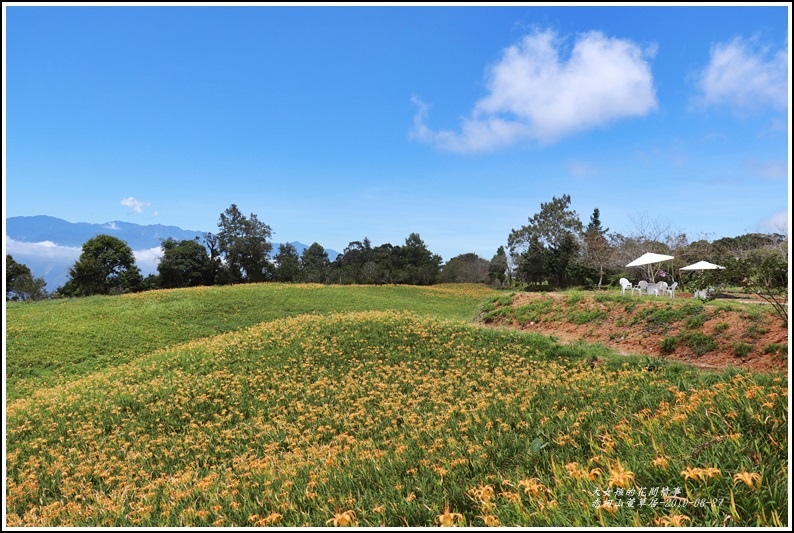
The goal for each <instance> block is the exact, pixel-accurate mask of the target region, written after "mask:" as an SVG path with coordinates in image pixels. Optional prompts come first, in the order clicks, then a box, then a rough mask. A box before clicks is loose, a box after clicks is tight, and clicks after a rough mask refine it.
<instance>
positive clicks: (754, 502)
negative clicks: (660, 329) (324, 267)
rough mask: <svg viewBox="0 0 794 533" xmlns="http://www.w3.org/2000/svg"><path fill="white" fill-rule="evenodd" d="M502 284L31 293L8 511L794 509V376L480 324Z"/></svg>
mask: <svg viewBox="0 0 794 533" xmlns="http://www.w3.org/2000/svg"><path fill="white" fill-rule="evenodd" d="M493 295H494V292H493V291H490V290H489V289H486V288H482V287H476V286H441V287H430V288H418V287H323V286H313V285H312V286H300V285H297V286H292V285H269V284H266V285H255V286H240V287H218V288H202V289H189V290H180V291H158V292H153V293H144V294H139V295H133V296H124V297H112V298H87V299H83V300H64V301H53V302H42V303H34V304H28V305H9V306H8V308H7V311H8V314H7V329H8V339H7V342H8V352H7V379H8V382H7V388H6V390H7V406H6V417H7V440H6V444H7V447H6V460H7V473H6V484H7V490H6V513H7V521H6V525H11V526H14V525H26V526H49V527H51V526H106V525H109V526H258V525H260V526H261V525H278V526H302V525H308V526H323V525H331V524H334V525H359V526H380V525H387V526H432V525H441V524H446V523H452V524H459V525H468V526H482V525H497V524H499V525H520V526H551V525H556V526H580V527H587V526H631V525H642V526H655V525H665V524H683V525H692V526H717V525H723V524H727V525H731V526H756V525H765V526H781V525H785V524H786V523H788V520H789V516H788V511H787V505H788V498H789V495H788V462H787V450H788V437H787V420H788V419H787V417H788V410H787V409H788V407H787V403H788V395H787V390H788V380H787V378H786V376H785V375H783V374H768V373H765V374H751V373H746V372H739V371H736V370H732V371H729V372H723V373H715V372H710V373H701V372H698V371H696V370H694V369H691V368H689V367H685V366H681V365H676V364H668V363H665V362H664V361H659V360H654V361H650V360H649V359H648V358H647V357H646V358H641V357H623V356H619V355H617V354H615V353H614V352H611V351H610V350H608V349H607V348H604V347H587V346H585V345H583V344H577V345H563V344H560V343H558V342H556V341H554V340H553V339H551V338H549V337H546V336H542V335H538V334H533V333H523V332H519V331H512V330H506V329H504V330H503V329H493V328H482V327H478V326H476V325H474V324H473V323H472V318H473V317H474V316H476V315H477V314H478V313H479V312H480V306H481V304H484V303H486V302H487V301H488V300H490V299H491V298H492V297H493ZM606 491H608V493H607V492H606ZM618 491H620V493H619V494H618Z"/></svg>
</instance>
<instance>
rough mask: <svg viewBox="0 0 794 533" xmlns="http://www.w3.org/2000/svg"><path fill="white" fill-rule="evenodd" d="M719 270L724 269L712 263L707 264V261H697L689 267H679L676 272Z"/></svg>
mask: <svg viewBox="0 0 794 533" xmlns="http://www.w3.org/2000/svg"><path fill="white" fill-rule="evenodd" d="M720 268H725V267H723V266H720V265H715V264H714V263H709V262H708V261H698V262H697V263H692V264H691V265H687V266H685V267H681V268H679V269H678V270H717V269H720Z"/></svg>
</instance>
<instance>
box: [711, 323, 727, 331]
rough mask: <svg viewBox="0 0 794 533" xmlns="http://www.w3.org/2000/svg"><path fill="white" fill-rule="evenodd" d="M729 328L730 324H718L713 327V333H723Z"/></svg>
mask: <svg viewBox="0 0 794 533" xmlns="http://www.w3.org/2000/svg"><path fill="white" fill-rule="evenodd" d="M729 327H730V324H728V323H727V322H720V323H719V324H717V325H716V326H714V333H722V332H723V331H725V330H726V329H728V328H729Z"/></svg>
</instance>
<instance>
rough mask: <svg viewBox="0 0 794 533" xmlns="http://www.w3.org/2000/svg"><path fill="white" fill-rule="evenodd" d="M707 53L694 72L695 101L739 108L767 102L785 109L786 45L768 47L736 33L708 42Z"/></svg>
mask: <svg viewBox="0 0 794 533" xmlns="http://www.w3.org/2000/svg"><path fill="white" fill-rule="evenodd" d="M710 55H711V59H710V61H709V64H708V65H707V66H706V67H705V68H704V69H703V71H702V72H700V73H699V75H698V79H697V86H698V89H699V90H700V94H699V95H698V96H697V97H696V99H695V101H696V103H698V104H700V105H702V106H722V105H724V106H729V107H733V108H735V109H737V110H740V111H743V112H745V111H753V110H757V109H759V108H761V107H767V106H769V107H772V108H775V109H779V110H786V109H788V47H786V48H783V49H781V50H778V51H771V50H770V49H769V48H768V47H762V46H759V45H758V43H756V42H755V41H753V40H745V39H742V38H740V37H736V38H734V39H733V40H732V41H730V42H727V43H718V44H716V45H714V46H712V47H711V52H710Z"/></svg>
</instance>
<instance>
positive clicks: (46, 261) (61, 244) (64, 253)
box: [4, 215, 339, 292]
mask: <svg viewBox="0 0 794 533" xmlns="http://www.w3.org/2000/svg"><path fill="white" fill-rule="evenodd" d="M4 229H5V237H6V239H5V240H6V253H7V254H9V255H11V256H13V257H14V260H15V261H16V262H18V263H22V264H24V265H26V266H27V267H28V268H30V271H31V273H32V274H33V276H34V277H40V278H44V280H45V281H46V282H47V286H46V287H45V289H46V290H47V291H49V292H52V291H55V290H56V289H57V288H59V287H61V286H63V285H64V284H65V283H66V281H67V279H68V277H69V275H68V272H69V268H70V267H71V266H72V265H74V263H75V261H77V259H78V258H79V257H80V253H81V252H82V246H83V244H84V243H85V242H86V241H87V240H89V239H91V238H93V237H96V236H97V235H101V234H106V235H112V236H114V237H118V238H119V239H121V240H122V241H124V242H126V243H127V245H128V246H129V247H130V248H132V250H133V253H134V254H135V262H136V264H137V265H138V267H139V268H140V269H141V273H142V274H143V275H144V276H147V275H149V274H156V273H157V263H158V260H159V257H160V256H161V255H162V253H161V251H160V250H161V249H160V245H161V242H162V241H163V240H165V239H167V238H169V237H170V238H173V239H175V240H177V241H181V240H193V239H194V238H199V239H201V238H202V237H203V235H204V233H206V232H204V231H196V230H186V229H182V228H180V227H179V226H166V225H163V224H149V225H142V224H136V223H134V222H124V221H121V220H113V221H110V222H105V223H102V224H94V223H89V222H69V221H66V220H63V219H61V218H57V217H53V216H49V215H32V216H16V217H9V218H6V219H5V224H4ZM279 244H281V243H276V242H273V243H272V245H273V248H272V251H271V257H272V256H273V255H275V254H276V252H277V251H278V247H279ZM290 244H292V245H293V246H294V247H295V249H296V250H297V252H298V255H300V254H301V253H303V250H305V249H306V248H308V247H309V246H308V245H306V244H303V243H301V242H299V241H293V242H291V243H290ZM158 252H159V253H158ZM326 252H327V253H328V258H329V259H330V260H331V261H333V260H334V259H336V257H337V256H338V255H339V254H338V252H336V251H334V250H330V249H326Z"/></svg>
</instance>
